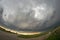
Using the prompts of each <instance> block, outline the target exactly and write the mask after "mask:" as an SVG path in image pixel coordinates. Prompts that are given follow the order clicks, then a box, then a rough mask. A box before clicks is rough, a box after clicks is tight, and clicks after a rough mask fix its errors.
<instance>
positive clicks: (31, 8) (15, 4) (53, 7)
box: [0, 0, 60, 31]
mask: <svg viewBox="0 0 60 40" xmlns="http://www.w3.org/2000/svg"><path fill="white" fill-rule="evenodd" d="M56 2H57V1H56V0H1V2H0V4H1V6H2V9H3V12H2V14H0V16H2V17H1V18H0V20H1V21H2V23H3V24H4V25H6V26H5V27H7V28H9V29H13V30H17V31H45V30H46V29H47V30H48V29H51V28H53V27H55V26H57V24H59V22H60V18H59V16H60V11H59V10H60V7H58V6H59V5H57V4H58V3H56ZM2 9H1V10H2Z"/></svg>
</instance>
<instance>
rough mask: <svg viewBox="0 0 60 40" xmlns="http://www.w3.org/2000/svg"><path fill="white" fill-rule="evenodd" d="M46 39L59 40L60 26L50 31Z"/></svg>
mask: <svg viewBox="0 0 60 40" xmlns="http://www.w3.org/2000/svg"><path fill="white" fill-rule="evenodd" d="M46 40H60V27H58V28H56V29H55V30H54V31H52V33H51V35H50V36H49V37H48V38H47V39H46Z"/></svg>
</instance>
